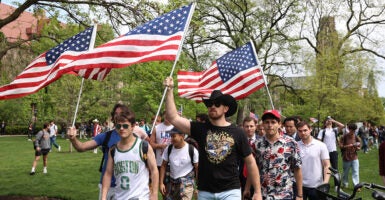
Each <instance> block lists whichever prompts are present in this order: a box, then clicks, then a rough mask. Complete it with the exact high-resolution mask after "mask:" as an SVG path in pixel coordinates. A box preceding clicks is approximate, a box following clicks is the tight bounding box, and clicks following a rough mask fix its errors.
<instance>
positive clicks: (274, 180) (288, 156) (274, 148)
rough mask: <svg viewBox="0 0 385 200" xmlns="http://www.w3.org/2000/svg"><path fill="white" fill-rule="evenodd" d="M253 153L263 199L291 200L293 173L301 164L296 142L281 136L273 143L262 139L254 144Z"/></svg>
mask: <svg viewBox="0 0 385 200" xmlns="http://www.w3.org/2000/svg"><path fill="white" fill-rule="evenodd" d="M255 152H256V156H255V158H256V161H257V164H258V167H259V173H260V177H261V187H262V196H263V198H264V199H266V200H268V199H292V198H293V195H294V194H293V181H294V174H293V171H294V169H295V168H300V167H301V164H302V161H301V157H300V154H299V147H298V144H297V142H296V141H295V140H294V139H293V138H291V137H288V136H286V135H282V134H280V136H279V138H278V140H277V141H276V142H274V143H270V142H269V141H267V139H266V138H265V137H262V138H260V139H258V140H257V141H256V142H255Z"/></svg>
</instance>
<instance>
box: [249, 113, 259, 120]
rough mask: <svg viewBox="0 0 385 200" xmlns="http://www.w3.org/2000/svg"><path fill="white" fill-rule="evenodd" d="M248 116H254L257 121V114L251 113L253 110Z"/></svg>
mask: <svg viewBox="0 0 385 200" xmlns="http://www.w3.org/2000/svg"><path fill="white" fill-rule="evenodd" d="M249 117H251V118H254V119H255V120H257V121H258V114H255V113H253V112H250V114H249Z"/></svg>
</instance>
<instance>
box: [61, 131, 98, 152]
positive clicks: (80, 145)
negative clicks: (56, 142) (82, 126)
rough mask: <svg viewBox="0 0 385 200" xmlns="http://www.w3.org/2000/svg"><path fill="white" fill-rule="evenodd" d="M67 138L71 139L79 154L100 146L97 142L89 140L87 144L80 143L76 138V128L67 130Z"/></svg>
mask: <svg viewBox="0 0 385 200" xmlns="http://www.w3.org/2000/svg"><path fill="white" fill-rule="evenodd" d="M67 136H68V138H69V139H70V141H71V143H72V145H73V146H74V148H75V149H76V150H77V151H79V152H83V151H88V150H91V149H94V148H96V147H97V146H98V144H97V143H96V141H95V140H88V141H86V142H80V141H79V140H78V139H77V138H76V128H75V127H71V128H69V129H68V130H67Z"/></svg>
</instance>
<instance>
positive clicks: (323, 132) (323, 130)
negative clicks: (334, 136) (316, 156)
mask: <svg viewBox="0 0 385 200" xmlns="http://www.w3.org/2000/svg"><path fill="white" fill-rule="evenodd" d="M321 133H322V139H321V141H322V142H323V141H324V139H325V133H326V130H325V129H322V130H321Z"/></svg>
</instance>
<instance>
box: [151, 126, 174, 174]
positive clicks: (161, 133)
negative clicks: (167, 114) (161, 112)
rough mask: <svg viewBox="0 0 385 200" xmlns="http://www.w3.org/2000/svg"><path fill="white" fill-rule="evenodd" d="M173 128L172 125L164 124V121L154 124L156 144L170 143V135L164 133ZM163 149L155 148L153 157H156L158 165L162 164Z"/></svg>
mask: <svg viewBox="0 0 385 200" xmlns="http://www.w3.org/2000/svg"><path fill="white" fill-rule="evenodd" d="M172 128H174V126H173V125H171V124H170V125H168V126H166V125H165V124H164V123H160V124H158V125H156V127H155V131H156V138H155V141H156V143H157V144H167V145H169V144H171V136H170V134H169V133H166V131H169V130H171V129H172ZM163 151H164V149H155V158H156V164H157V166H158V167H160V166H161V165H162V161H163V159H162V154H163Z"/></svg>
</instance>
